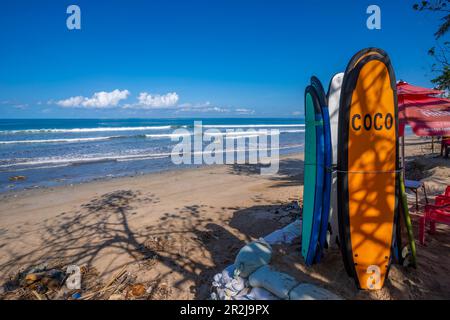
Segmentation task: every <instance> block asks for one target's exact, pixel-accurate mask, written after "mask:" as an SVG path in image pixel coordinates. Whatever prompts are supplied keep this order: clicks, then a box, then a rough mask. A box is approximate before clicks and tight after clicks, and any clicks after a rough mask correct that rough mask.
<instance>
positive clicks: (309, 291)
mask: <svg viewBox="0 0 450 320" xmlns="http://www.w3.org/2000/svg"><path fill="white" fill-rule="evenodd" d="M289 299H290V300H342V298H341V297H339V296H338V295H335V294H334V293H332V292H330V291H328V290H327V289H324V288H321V287H318V286H316V285H313V284H310V283H302V284H299V285H298V286H296V287H295V288H293V289H292V290H291V292H290V293H289Z"/></svg>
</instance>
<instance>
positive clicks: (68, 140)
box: [0, 136, 126, 144]
mask: <svg viewBox="0 0 450 320" xmlns="http://www.w3.org/2000/svg"><path fill="white" fill-rule="evenodd" d="M122 137H126V136H111V137H95V138H74V139H44V140H14V141H0V144H23V143H64V142H66V143H76V142H92V141H104V140H111V139H118V138H122Z"/></svg>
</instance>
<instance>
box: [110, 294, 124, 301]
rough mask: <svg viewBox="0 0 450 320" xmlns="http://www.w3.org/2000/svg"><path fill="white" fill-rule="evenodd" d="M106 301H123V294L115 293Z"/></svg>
mask: <svg viewBox="0 0 450 320" xmlns="http://www.w3.org/2000/svg"><path fill="white" fill-rule="evenodd" d="M108 300H125V297H124V295H123V294H120V293H115V294H112V295H110V296H109V298H108Z"/></svg>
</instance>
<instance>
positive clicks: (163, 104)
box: [126, 92, 179, 109]
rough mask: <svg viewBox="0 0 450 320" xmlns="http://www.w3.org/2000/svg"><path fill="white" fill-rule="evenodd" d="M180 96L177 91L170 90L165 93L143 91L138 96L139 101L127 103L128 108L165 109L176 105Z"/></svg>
mask: <svg viewBox="0 0 450 320" xmlns="http://www.w3.org/2000/svg"><path fill="white" fill-rule="evenodd" d="M178 100H179V96H178V94H177V93H176V92H169V93H166V94H163V95H160V94H150V93H147V92H141V93H140V94H139V97H138V102H137V103H135V104H131V105H127V106H126V107H127V108H138V109H163V108H170V107H174V106H176V104H177V102H178Z"/></svg>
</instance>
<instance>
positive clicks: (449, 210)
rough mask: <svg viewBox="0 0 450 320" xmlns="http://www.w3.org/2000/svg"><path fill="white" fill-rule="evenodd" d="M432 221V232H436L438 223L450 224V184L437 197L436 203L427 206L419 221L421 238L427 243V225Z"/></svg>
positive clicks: (421, 241)
mask: <svg viewBox="0 0 450 320" xmlns="http://www.w3.org/2000/svg"><path fill="white" fill-rule="evenodd" d="M428 222H429V223H430V233H431V234H433V233H435V232H436V223H443V224H446V225H449V226H450V186H448V187H447V189H446V190H445V193H444V194H443V195H439V196H437V197H436V200H435V204H434V205H431V204H427V205H426V206H425V214H424V215H423V216H422V217H420V221H419V240H420V243H421V244H422V245H423V244H425V226H426V224H427V223H428Z"/></svg>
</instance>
